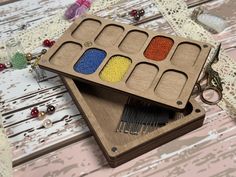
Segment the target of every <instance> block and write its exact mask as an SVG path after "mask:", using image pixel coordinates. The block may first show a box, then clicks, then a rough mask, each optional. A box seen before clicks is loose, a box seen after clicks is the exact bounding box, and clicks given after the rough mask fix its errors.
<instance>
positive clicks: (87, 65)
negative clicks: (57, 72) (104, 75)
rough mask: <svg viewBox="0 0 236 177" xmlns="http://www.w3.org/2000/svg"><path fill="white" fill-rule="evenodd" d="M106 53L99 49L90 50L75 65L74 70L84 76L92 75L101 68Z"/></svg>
mask: <svg viewBox="0 0 236 177" xmlns="http://www.w3.org/2000/svg"><path fill="white" fill-rule="evenodd" d="M105 57H106V52H105V51H103V50H99V49H88V50H87V51H86V52H84V54H83V55H82V56H81V57H80V59H79V60H78V61H77V63H76V64H75V65H74V70H75V71H76V72H79V73H82V74H92V73H94V72H95V71H96V70H97V68H98V67H99V66H100V64H101V63H102V61H103V60H104V58H105Z"/></svg>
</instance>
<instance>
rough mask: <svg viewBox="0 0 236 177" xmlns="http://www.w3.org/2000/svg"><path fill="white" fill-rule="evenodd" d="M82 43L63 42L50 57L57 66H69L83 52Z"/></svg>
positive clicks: (51, 61)
mask: <svg viewBox="0 0 236 177" xmlns="http://www.w3.org/2000/svg"><path fill="white" fill-rule="evenodd" d="M81 49H82V47H81V45H80V44H77V43H74V42H66V43H63V44H62V45H61V46H60V47H59V49H57V51H56V52H55V53H54V54H53V55H52V56H51V58H50V59H49V61H50V63H51V64H53V65H56V66H68V65H69V64H70V63H71V62H73V60H74V58H75V57H76V56H78V55H79V54H80V52H81Z"/></svg>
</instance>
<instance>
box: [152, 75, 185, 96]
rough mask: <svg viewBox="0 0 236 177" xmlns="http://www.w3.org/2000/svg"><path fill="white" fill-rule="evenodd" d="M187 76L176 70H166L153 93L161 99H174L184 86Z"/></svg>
mask: <svg viewBox="0 0 236 177" xmlns="http://www.w3.org/2000/svg"><path fill="white" fill-rule="evenodd" d="M186 81H187V76H186V75H185V74H184V73H181V72H178V71H166V72H165V73H164V74H163V75H162V77H161V79H160V81H159V82H158V84H157V86H156V88H155V94H156V95H157V96H159V97H161V98H163V99H167V100H176V99H177V98H178V97H179V96H180V94H181V93H182V90H183V88H184V86H185V83H186Z"/></svg>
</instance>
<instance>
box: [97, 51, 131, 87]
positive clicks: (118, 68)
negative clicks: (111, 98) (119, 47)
mask: <svg viewBox="0 0 236 177" xmlns="http://www.w3.org/2000/svg"><path fill="white" fill-rule="evenodd" d="M131 63H132V61H131V59H129V58H127V57H124V56H120V55H116V56H113V57H111V58H110V59H109V61H108V62H107V64H106V65H105V66H104V68H103V69H102V71H101V72H100V75H99V76H100V78H101V79H102V80H104V81H107V82H119V81H121V80H122V79H123V77H124V75H125V73H126V72H127V71H128V69H129V67H130V65H131Z"/></svg>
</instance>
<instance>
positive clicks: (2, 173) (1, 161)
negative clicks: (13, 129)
mask: <svg viewBox="0 0 236 177" xmlns="http://www.w3.org/2000/svg"><path fill="white" fill-rule="evenodd" d="M1 127H2V117H1V113H0V177H10V176H12V157H11V153H10V145H9V143H8V141H7V137H6V135H5V133H4V130H3V128H1Z"/></svg>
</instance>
